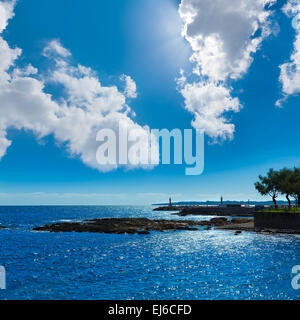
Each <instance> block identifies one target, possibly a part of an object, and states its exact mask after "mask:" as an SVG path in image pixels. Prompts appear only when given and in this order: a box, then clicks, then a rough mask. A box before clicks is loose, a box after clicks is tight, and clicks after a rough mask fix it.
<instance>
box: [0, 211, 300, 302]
mask: <svg viewBox="0 0 300 320" xmlns="http://www.w3.org/2000/svg"><path fill="white" fill-rule="evenodd" d="M100 217H149V218H167V219H169V218H172V219H178V217H176V216H172V215H171V214H170V213H166V212H153V211H152V208H151V207H108V206H105V207H78V206H76V207H72V206H69V207H59V206H58V207H0V226H1V225H5V226H7V227H10V228H14V229H12V230H0V265H2V266H4V267H5V268H6V273H7V289H6V290H1V291H0V298H1V299H299V298H300V290H299V291H296V290H293V288H292V286H291V280H292V276H293V275H292V273H291V269H292V267H293V266H294V265H300V237H298V236H270V235H259V234H254V233H243V234H241V235H239V236H234V232H232V231H220V230H210V231H206V230H203V229H202V230H199V231H175V232H174V231H172V232H164V233H158V232H153V233H151V235H110V234H87V233H86V234H82V233H60V234H51V233H40V232H31V231H30V230H31V229H32V228H33V227H35V226H40V225H44V224H46V223H52V222H57V221H74V220H81V219H86V218H100ZM210 218H211V217H187V218H185V219H194V220H196V219H197V220H203V219H205V220H206V219H210ZM181 219H182V218H181Z"/></svg>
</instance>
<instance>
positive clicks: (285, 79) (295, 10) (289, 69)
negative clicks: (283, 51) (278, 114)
mask: <svg viewBox="0 0 300 320" xmlns="http://www.w3.org/2000/svg"><path fill="white" fill-rule="evenodd" d="M283 11H284V12H285V14H286V15H287V16H288V17H291V18H292V19H293V21H292V24H293V27H294V28H295V31H296V38H295V41H294V50H293V53H292V55H291V57H290V61H289V62H287V63H284V64H282V65H281V66H280V82H281V84H282V91H283V94H284V98H283V99H280V100H278V101H277V103H276V105H277V106H281V105H282V103H283V102H284V101H285V100H286V99H287V97H288V95H292V94H297V93H299V92H300V3H299V1H298V0H289V1H288V2H287V4H286V5H285V6H284V8H283Z"/></svg>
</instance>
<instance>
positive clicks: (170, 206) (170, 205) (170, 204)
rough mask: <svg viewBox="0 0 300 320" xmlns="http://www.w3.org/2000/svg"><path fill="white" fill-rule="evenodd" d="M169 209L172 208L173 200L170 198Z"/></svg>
mask: <svg viewBox="0 0 300 320" xmlns="http://www.w3.org/2000/svg"><path fill="white" fill-rule="evenodd" d="M169 208H172V199H171V198H169Z"/></svg>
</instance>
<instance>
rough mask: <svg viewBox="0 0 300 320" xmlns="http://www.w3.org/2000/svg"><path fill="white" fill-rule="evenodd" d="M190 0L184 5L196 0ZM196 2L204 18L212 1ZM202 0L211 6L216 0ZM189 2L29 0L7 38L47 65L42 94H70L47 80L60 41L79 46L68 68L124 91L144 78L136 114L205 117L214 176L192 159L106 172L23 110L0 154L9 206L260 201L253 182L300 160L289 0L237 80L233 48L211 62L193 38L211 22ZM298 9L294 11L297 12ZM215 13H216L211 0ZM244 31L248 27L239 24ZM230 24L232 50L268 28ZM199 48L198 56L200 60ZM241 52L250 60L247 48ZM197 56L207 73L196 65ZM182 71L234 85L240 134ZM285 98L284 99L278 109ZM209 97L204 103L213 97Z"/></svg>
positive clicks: (183, 122)
mask: <svg viewBox="0 0 300 320" xmlns="http://www.w3.org/2000/svg"><path fill="white" fill-rule="evenodd" d="M234 1H235V0H232V2H234ZM257 1H258V2H259V0H257ZM2 2H3V1H2ZM182 2H183V4H182V11H183V9H184V6H185V5H187V4H188V2H189V1H188V0H186V1H182ZM190 2H191V3H192V4H194V6H195V8H194V9H195V12H197V14H198V16H199V19H200V18H201V14H203V13H201V12H200V10H202V7H200V4H199V7H198V4H197V1H195V0H194V1H192V0H190ZM198 2H199V3H201V2H202V3H203V5H207V6H209V4H208V2H207V1H200V0H199V1H198ZM223 2H224V1H223ZM225 2H226V1H225ZM245 2H247V1H246V0H245ZM0 3H1V1H0ZM195 3H196V5H195ZM218 3H221V4H222V1H218ZM179 4H180V1H172V0H160V1H153V0H141V1H135V0H127V1H123V0H111V1H95V0H86V1H84V2H82V1H74V0H72V1H69V0H65V1H58V0H51V1H46V0H45V1H34V0H26V1H24V0H23V1H22V0H19V1H18V2H17V4H16V6H15V8H14V14H15V16H14V17H13V18H11V19H10V20H9V21H8V25H7V27H6V28H5V29H4V30H3V32H2V34H1V36H2V37H3V39H4V40H5V41H6V42H7V43H8V45H9V47H10V48H21V49H22V54H20V55H19V57H18V59H16V60H15V61H14V65H13V67H14V68H16V67H18V68H24V67H25V66H26V65H27V64H29V63H30V64H31V65H32V66H33V67H35V68H37V69H38V74H37V75H33V76H32V77H33V78H34V79H38V80H39V81H40V82H43V83H44V84H45V88H44V89H43V92H44V93H47V94H51V96H52V98H51V99H53V101H60V99H61V96H63V95H64V93H63V92H62V88H61V87H60V86H59V85H57V83H54V81H46V80H44V79H46V78H47V77H51V74H52V73H53V74H54V73H55V70H56V69H55V70H54V69H53V61H51V60H50V59H48V58H49V57H47V55H46V54H43V50H44V48H45V47H47V46H49V43H51V41H52V40H53V39H55V41H57V42H58V43H59V44H60V45H61V46H62V47H63V48H66V50H67V51H68V53H71V54H72V57H71V58H70V59H71V62H68V63H69V64H70V65H68V67H69V68H71V66H77V64H80V65H83V66H85V67H89V68H91V69H92V70H93V72H95V73H96V74H97V77H98V78H99V80H100V82H101V85H102V86H111V85H117V86H118V88H120V89H119V90H120V91H121V90H122V86H124V84H122V81H120V76H121V75H123V74H125V75H128V76H130V77H131V79H133V80H134V82H135V83H136V86H137V98H131V99H130V98H129V100H128V104H129V105H130V108H131V110H132V111H134V113H135V114H136V116H135V117H134V122H135V123H137V124H139V125H141V126H144V125H148V126H150V127H151V128H159V129H160V128H168V129H173V128H180V129H188V128H192V124H191V123H192V121H193V119H194V118H195V115H196V114H198V115H199V117H200V119H201V121H200V125H201V126H204V127H205V128H207V129H206V130H208V134H207V135H206V143H205V171H204V173H203V174H202V175H201V176H186V175H185V166H184V165H182V166H174V165H169V166H168V165H167V166H166V165H160V166H158V167H155V168H154V169H152V170H144V169H141V168H136V169H134V170H128V169H124V168H118V169H116V170H113V171H109V172H101V171H99V170H97V169H96V168H93V167H92V166H91V165H89V163H87V161H82V159H81V158H80V156H78V155H76V154H73V155H70V152H69V150H68V147H67V144H68V143H69V142H68V141H67V140H66V141H64V140H63V139H57V138H56V136H55V134H57V131H51V130H52V129H51V130H48V127H47V129H45V134H40V136H41V137H38V136H39V134H37V130H36V129H35V130H32V129H30V128H31V124H30V125H27V124H26V125H22V126H21V125H17V124H15V123H19V122H20V121H21V120H19V118H16V117H15V118H14V120H13V121H14V122H12V124H11V125H10V126H8V127H7V128H5V129H6V132H7V136H6V138H7V140H9V141H12V143H11V145H10V146H9V147H8V148H7V150H6V153H5V155H3V157H2V159H1V162H0V204H12V205H13V204H18V205H19V204H37V205H39V204H150V203H153V202H160V201H166V200H167V198H168V197H169V196H172V198H173V199H174V200H178V201H181V200H199V201H205V200H214V199H219V198H220V196H221V195H223V197H224V198H225V199H231V200H239V199H240V200H248V199H252V200H257V199H261V197H260V196H259V195H258V194H257V193H256V191H255V189H254V187H253V184H254V182H255V181H256V179H257V176H258V175H259V174H264V173H265V172H266V171H267V170H268V169H269V168H270V167H273V168H281V167H284V166H287V167H292V166H299V159H300V157H299V156H300V150H299V143H298V141H299V140H300V131H299V129H298V128H299V118H300V109H299V104H300V97H299V95H298V92H299V90H298V89H299V88H298V87H297V83H296V82H297V75H294V78H293V79H292V80H294V82H295V83H296V84H293V83H291V82H288V79H285V78H284V74H283V73H282V74H283V76H282V77H281V78H280V74H281V70H280V66H281V65H283V64H285V63H289V62H290V61H292V57H291V55H292V53H293V52H296V51H297V48H296V44H295V39H296V37H297V35H298V30H297V29H295V28H293V27H292V24H291V21H292V18H293V17H291V16H289V15H288V14H287V13H286V12H284V11H283V10H282V9H283V7H284V5H286V1H278V2H277V3H272V7H271V9H270V10H269V11H271V10H272V14H270V17H268V23H265V22H262V25H263V23H265V28H266V29H267V28H268V31H265V32H266V35H265V36H263V38H262V39H261V43H260V44H259V45H258V46H257V48H255V50H254V52H252V53H251V57H252V58H253V59H251V62H250V63H249V65H248V66H247V67H244V69H243V70H242V71H240V70H239V71H238V72H237V73H238V77H237V79H235V78H234V77H235V76H234V75H233V74H234V72H236V71H234V72H233V67H232V64H231V61H230V59H231V56H230V55H228V56H227V58H226V59H227V60H224V61H221V63H220V66H222V67H223V66H224V65H225V66H228V67H226V68H227V69H226V68H225V69H224V70H223V69H222V71H219V70H217V68H216V70H211V68H208V69H207V70H206V69H205V68H206V65H205V63H206V60H205V59H206V58H207V57H205V56H204V57H203V55H202V53H203V52H205V49H206V48H204V47H201V48H195V46H194V47H193V41H194V40H195V39H196V38H195V34H198V35H199V34H202V32H203V34H204V35H205V33H204V31H203V30H202V29H201V28H203V26H202V25H201V23H198V24H196V23H195V25H193V26H191V25H189V24H188V23H187V22H186V21H185V20H184V18H182V13H181V14H180V12H179V9H178V7H179ZM221 4H220V8H219V9H217V10H216V11H215V12H214V13H213V15H217V16H216V17H215V18H216V19H217V18H220V19H222V16H220V17H218V14H219V13H218V10H220V12H221V13H220V14H221V15H222V6H221ZM201 5H202V4H201ZM223 9H225V7H223ZM229 9H230V8H229ZM255 9H256V8H255ZM296 9H297V8H296ZM296 9H295V8H294V11H293V14H294V16H296V15H297V14H298V11H296ZM197 10H199V11H197ZM261 10H262V11H264V10H265V9H264V7H262V9H261ZM265 11H266V12H267V10H265ZM269 11H268V12H269ZM295 12H296V13H295ZM0 13H1V11H0ZM207 14H208V15H209V14H211V13H210V10H209V8H208V10H207ZM238 14H239V13H238ZM238 14H236V15H235V16H237V15H238ZM198 16H197V17H198ZM241 16H243V17H244V15H241ZM2 18H3V17H2ZM213 18H214V17H213ZM225 18H226V17H225ZM0 19H1V14H0ZM3 19H4V18H3ZM249 19H250V18H249ZM251 19H252V17H251ZM210 20H213V19H210ZM217 21H225V19H223V20H217ZM237 21H243V20H240V19H239V20H237ZM250 22H251V23H252V22H253V21H252V20H250ZM184 23H186V24H187V27H188V29H187V33H186V35H185V36H184V35H182V28H183V26H184ZM221 24H222V22H220V26H217V27H216V26H212V27H211V29H209V28H208V27H207V28H206V29H208V31H207V30H205V32H207V33H209V32H210V30H217V31H218V27H219V28H224V27H222V25H221ZM0 26H1V24H0ZM225 27H228V26H227V25H226V26H225ZM228 28H229V27H228ZM236 28H241V30H242V29H243V28H242V26H239V25H236ZM245 29H246V28H245ZM195 30H196V31H195ZM260 30H263V27H261V29H260ZM217 31H216V32H217ZM227 31H228V33H227V35H226V37H225V38H224V39H225V40H224V43H225V45H227V47H226V48H229V49H228V52H231V51H230V50H231V47H230V46H232V48H233V47H234V45H236V43H237V42H238V41H241V40H243V37H247V39H250V38H251V37H257V35H255V36H253V35H251V34H250V36H249V35H247V33H246V31H245V34H239V35H238V37H239V38H234V35H233V36H232V38H231V37H230V29H229V30H227ZM232 32H233V30H232ZM258 33H259V32H258ZM220 35H221V36H222V35H223V34H222V33H220ZM221 36H220V37H221ZM223 36H224V35H223ZM227 36H228V38H227ZM193 37H194V38H193ZM240 38H242V39H240ZM218 39H219V38H218ZM221 39H222V38H221ZM228 39H229V40H228ZM226 41H227V42H226ZM234 41H235V42H234ZM250 45H252V44H251V43H250V40H249V46H250ZM52 49H53V47H52ZM0 50H1V49H0ZM224 50H225V49H224ZM246 50H247V48H244V51H246ZM228 52H227V51H226V52H225V53H228ZM44 53H45V52H44ZM56 53H57V52H56ZM242 53H243V52H242ZM193 54H194V55H195V61H196V62H194V63H192V62H191V61H190V60H189V59H190V57H191V56H192V55H193ZM45 55H46V56H45ZM66 56H68V55H66ZM224 59H225V58H224ZM236 59H237V60H236V61H240V60H239V59H240V57H239V56H237V58H236ZM248 60H249V59H248ZM248 60H247V61H246V62H247V63H248ZM241 61H242V60H241ZM243 61H244V60H243ZM243 61H242V62H243ZM294 62H295V63H297V59H295V61H294ZM195 65H197V66H196V67H197V68H198V69H199V70H200V74H199V72H198V74H192V71H193V68H195ZM213 65H214V66H216V65H217V63H214V64H213ZM11 67H12V66H10V68H11ZM295 68H296V67H294V69H295ZM0 69H1V68H0ZM180 70H183V71H184V74H185V77H186V78H187V79H186V82H185V84H184V86H188V85H189V84H195V86H196V87H197V88H198V87H200V86H201V87H203V86H206V85H207V84H211V83H213V84H214V85H215V84H216V83H218V85H217V87H218V88H220V87H222V88H223V87H224V88H225V87H226V88H227V89H228V88H230V89H228V90H229V91H230V92H229V96H227V98H228V97H230V96H231V97H232V99H234V98H237V99H238V100H239V106H240V107H238V106H237V105H235V106H233V104H231V105H229V107H228V109H227V110H228V111H229V112H224V117H225V118H226V123H230V124H232V125H234V127H235V129H234V133H232V136H230V135H231V127H227V126H225V127H224V126H223V125H224V123H221V124H220V123H219V125H220V126H221V127H222V128H223V129H222V130H219V131H218V132H217V133H216V130H215V122H214V121H219V120H218V115H215V114H213V116H211V115H210V117H207V116H206V115H205V114H204V112H207V111H203V110H206V109H205V108H206V107H203V108H202V109H201V110H200V109H199V110H198V109H197V110H196V111H195V107H194V106H189V105H188V103H189V102H188V101H189V100H188V98H187V95H189V94H194V92H192V91H187V93H186V95H184V94H183V93H182V91H181V89H180V88H178V84H177V83H176V78H179V77H180ZM59 71H61V70H59ZM5 72H6V71H5ZM7 72H10V71H7ZM23 77H25V76H23ZM203 79H204V80H203ZM280 79H281V80H280ZM186 88H187V87H186ZM197 88H196V89H197ZM196 89H195V90H196ZM0 90H1V88H0ZM2 90H3V89H2ZM282 97H285V99H284V101H283V102H282V103H281V106H280V107H278V106H276V105H275V104H276V101H278V100H279V99H281V98H282ZM201 99H202V100H201V102H200V105H201V103H202V101H204V102H203V103H205V101H206V100H205V99H206V97H205V96H203V97H202V96H201ZM228 99H229V98H228ZM228 99H227V100H226V101H228ZM3 101H4V100H2V103H3V104H2V106H1V100H0V108H2V109H3V110H5V112H6V113H8V114H9V113H11V112H15V111H14V109H11V108H10V105H9V104H8V103H4V102H3ZM209 103H210V102H209ZM232 103H233V102H232ZM213 106H215V104H213ZM241 106H242V107H241ZM24 108H26V106H25V105H24ZM234 108H235V110H234ZM209 110H212V109H209ZM225 111H226V110H225ZM222 117H223V116H222ZM203 119H205V120H203ZM17 121H19V122H17ZM22 121H24V119H23V120H22ZM45 121H46V120H45ZM20 123H21V122H20ZM22 123H23V122H22ZM216 123H217V122H216ZM197 125H199V124H197V123H196V124H193V126H194V127H196V126H197ZM217 125H218V124H217ZM217 125H216V126H217ZM55 130H58V129H55ZM48 131H49V133H48ZM53 132H54V133H53ZM92 138H93V139H94V138H95V137H92ZM266 200H269V199H266Z"/></svg>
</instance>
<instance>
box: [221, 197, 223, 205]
mask: <svg viewBox="0 0 300 320" xmlns="http://www.w3.org/2000/svg"><path fill="white" fill-rule="evenodd" d="M221 207H223V196H221Z"/></svg>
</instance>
